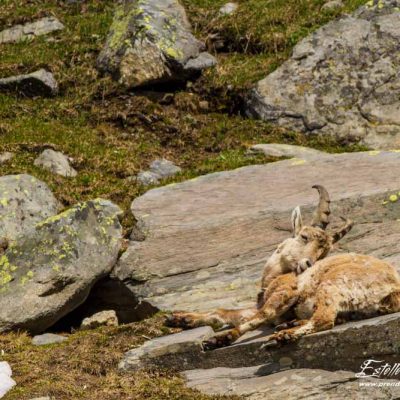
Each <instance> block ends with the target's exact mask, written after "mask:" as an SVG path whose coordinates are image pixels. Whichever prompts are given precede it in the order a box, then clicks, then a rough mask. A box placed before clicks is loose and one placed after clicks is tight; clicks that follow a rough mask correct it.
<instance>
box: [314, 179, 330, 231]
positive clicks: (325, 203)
mask: <svg viewBox="0 0 400 400" xmlns="http://www.w3.org/2000/svg"><path fill="white" fill-rule="evenodd" d="M313 189H317V190H318V193H319V204H318V207H317V209H316V210H315V212H314V215H313V219H312V222H311V225H312V226H319V227H320V228H321V229H324V230H325V229H326V227H327V226H328V224H329V216H330V214H331V209H330V207H329V204H330V202H331V200H330V199H329V194H328V191H327V190H326V189H325V188H324V187H323V186H321V185H314V186H313Z"/></svg>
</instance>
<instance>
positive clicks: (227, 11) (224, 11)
mask: <svg viewBox="0 0 400 400" xmlns="http://www.w3.org/2000/svg"><path fill="white" fill-rule="evenodd" d="M238 7H239V4H237V3H226V4H225V5H223V6H222V7H221V8H220V9H219V14H220V15H231V14H233V13H234V12H235V11H236V10H237V9H238Z"/></svg>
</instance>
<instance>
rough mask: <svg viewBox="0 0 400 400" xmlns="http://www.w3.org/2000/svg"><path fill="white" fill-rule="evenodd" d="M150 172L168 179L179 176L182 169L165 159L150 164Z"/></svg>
mask: <svg viewBox="0 0 400 400" xmlns="http://www.w3.org/2000/svg"><path fill="white" fill-rule="evenodd" d="M150 171H151V172H153V173H154V174H157V175H158V176H159V177H161V178H168V177H171V176H174V175H176V174H178V173H179V172H181V171H182V169H181V168H179V167H178V166H176V165H175V164H174V163H173V162H171V161H169V160H166V159H165V158H163V159H158V160H154V161H153V162H152V163H151V164H150Z"/></svg>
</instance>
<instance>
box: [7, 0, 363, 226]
mask: <svg viewBox="0 0 400 400" xmlns="http://www.w3.org/2000/svg"><path fill="white" fill-rule="evenodd" d="M113 3H114V2H113V1H111V0H106V1H99V0H89V1H87V2H82V3H81V2H78V3H77V4H74V5H72V6H67V5H65V4H66V3H64V2H55V1H50V0H49V1H43V0H33V1H32V0H30V1H28V0H18V1H15V0H3V2H2V7H1V9H0V29H1V28H3V27H6V26H11V25H12V24H15V23H23V22H27V21H31V20H34V19H36V18H39V17H43V16H48V15H55V16H57V17H58V18H59V19H60V20H61V21H62V22H63V23H64V25H65V30H63V31H61V32H57V33H54V34H51V35H48V36H44V37H40V38H37V39H35V40H34V41H32V42H30V43H19V44H7V45H2V46H1V48H0V51H1V55H2V56H1V64H0V76H10V75H13V74H18V73H29V72H32V71H34V70H36V69H38V68H42V67H45V68H47V69H49V70H50V71H52V72H53V74H54V75H55V77H56V79H57V81H58V82H59V86H60V95H59V96H57V97H56V98H53V99H40V98H36V99H25V98H16V97H14V96H13V95H5V94H0V151H1V150H3V151H4V150H9V151H14V152H16V157H15V158H14V159H13V160H12V161H10V162H9V163H7V164H5V165H3V166H2V172H3V173H4V174H8V173H22V172H26V173H31V174H34V175H35V176H37V177H38V178H40V179H43V180H44V181H45V182H47V183H48V184H49V186H50V187H51V189H52V190H54V192H55V194H56V196H57V197H58V198H59V199H60V200H61V201H62V203H63V204H64V205H65V206H69V205H71V204H73V203H76V202H77V201H82V200H87V199H89V198H94V197H98V196H102V197H106V198H109V199H111V200H113V201H115V202H116V203H118V204H119V205H121V206H122V207H123V208H124V209H125V210H126V211H127V213H126V218H125V221H124V225H125V227H127V228H128V227H129V226H130V225H131V224H132V222H133V221H132V218H131V216H130V214H129V211H128V210H129V204H130V202H131V201H132V200H133V198H135V197H136V196H138V195H140V194H141V193H143V191H144V190H145V188H143V187H141V186H139V185H136V184H135V183H132V181H131V180H127V179H126V178H128V177H129V176H132V175H134V174H136V173H137V172H139V171H140V170H141V169H144V168H146V167H147V166H148V164H149V163H150V162H151V161H152V160H153V159H154V158H155V157H166V158H169V159H171V160H172V161H175V162H176V163H178V164H179V165H181V166H182V167H183V168H184V171H185V172H184V173H183V174H182V175H181V176H180V177H178V178H177V180H181V179H183V178H185V177H192V176H195V175H199V174H203V173H208V172H213V171H216V170H223V169H232V168H235V167H239V166H243V165H247V164H253V163H259V162H263V161H264V162H266V161H268V160H263V159H261V158H260V157H253V158H251V157H248V156H246V148H247V146H248V145H251V144H254V143H257V142H272V141H279V142H284V143H298V144H303V145H311V146H313V147H317V148H323V149H326V150H328V151H337V150H343V146H338V144H337V143H336V142H335V141H333V140H327V139H324V138H318V137H304V136H302V135H296V134H294V133H288V132H284V131H282V130H279V129H276V128H274V127H271V126H270V125H268V124H266V123H263V122H260V121H249V120H246V119H243V118H241V117H240V116H235V115H231V114H230V113H229V112H228V111H229V108H230V104H231V103H232V101H235V98H234V97H233V99H232V98H230V97H229V96H230V95H229V94H228V93H227V92H226V90H225V89H226V86H227V85H228V84H230V85H233V86H234V87H235V89H237V90H239V91H240V90H241V89H245V88H247V87H248V86H249V85H250V84H252V83H253V82H255V81H257V80H258V79H261V78H262V77H264V76H265V75H266V73H267V72H269V71H270V70H272V69H273V68H275V67H276V66H277V65H279V63H281V62H282V61H283V60H284V59H285V58H286V57H287V56H288V54H289V51H290V49H291V48H292V46H293V44H294V42H295V41H296V40H298V39H299V38H300V37H302V36H304V35H305V34H306V33H308V32H309V31H310V30H312V29H315V27H316V26H317V25H318V24H321V23H323V22H326V21H327V20H328V19H329V18H332V17H335V15H325V14H323V15H321V14H320V13H319V11H318V10H319V8H320V5H321V1H317V0H316V1H304V0H302V1H291V0H289V1H288V0H286V1H281V0H274V1H262V0H256V1H242V2H241V4H240V9H239V12H238V14H237V15H235V16H232V17H224V18H217V19H216V20H215V15H216V13H217V10H218V8H219V6H220V5H221V4H222V3H223V2H222V1H214V0H213V1H205V0H202V1H196V0H185V5H186V6H187V9H188V11H189V16H190V18H191V19H192V22H193V25H194V26H195V28H196V29H195V31H196V34H197V35H198V36H200V37H203V38H204V37H205V36H207V32H208V30H209V26H210V24H211V22H209V21H210V20H213V21H214V22H212V24H211V25H213V26H214V28H213V29H219V30H220V31H221V34H222V35H226V36H227V37H229V40H230V42H229V43H230V45H229V46H230V47H231V50H232V49H234V50H237V51H236V52H233V53H226V54H220V55H218V58H219V66H218V67H217V68H216V69H214V70H212V71H209V72H208V73H206V74H205V76H204V77H203V78H202V79H201V80H200V81H199V82H198V83H197V84H195V85H194V87H193V88H192V89H191V90H190V91H191V92H192V93H190V91H185V90H184V91H181V92H178V93H176V94H175V97H174V101H173V102H172V104H170V105H168V106H165V105H164V106H162V105H160V102H159V99H157V98H149V97H147V96H146V95H145V94H143V93H140V92H139V93H136V95H134V94H132V93H128V92H123V91H122V90H121V89H120V88H118V87H117V86H116V84H115V83H114V82H112V81H111V79H110V78H109V77H102V76H99V74H98V73H97V71H96V69H95V62H96V57H97V55H98V52H99V51H100V49H101V46H102V44H103V43H104V40H105V37H106V34H107V30H108V26H109V24H110V22H111V19H112V12H113ZM358 3H359V1H358V2H357V1H354V0H353V1H347V3H346V9H347V8H348V9H350V8H353V7H354V6H355V5H357V4H358ZM210 18H211V19H210ZM274 32H280V34H282V35H283V36H282V38H281V39H280V40H281V41H282V43H281V44H280V45H279V46H278V45H277V42H276V41H277V40H278V39H277V38H276V37H275V36H274V34H272V33H274ZM244 37H249V38H251V40H250V42H251V43H250V44H249V45H246V46H244V47H243V46H242V45H241V43H242V42H243V38H244ZM236 93H237V92H236V91H234V92H233V96H236ZM201 100H208V101H209V103H210V110H213V112H209V111H204V110H200V109H199V107H198V104H199V102H200V101H201ZM215 111H216V112H215ZM149 120H150V121H151V122H150V123H149V122H148V121H149ZM47 146H51V147H54V148H55V149H58V150H60V151H62V152H64V153H66V154H68V155H69V156H71V157H72V158H73V159H74V163H73V166H74V167H75V168H76V169H77V170H78V172H79V174H78V176H77V177H76V178H63V177H59V176H54V175H52V174H50V173H47V172H46V171H43V170H42V169H39V168H36V167H35V166H34V165H33V161H34V159H35V157H36V156H37V155H38V153H39V152H40V151H42V150H43V149H44V148H45V147H47Z"/></svg>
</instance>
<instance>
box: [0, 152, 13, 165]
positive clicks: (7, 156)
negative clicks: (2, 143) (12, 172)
mask: <svg viewBox="0 0 400 400" xmlns="http://www.w3.org/2000/svg"><path fill="white" fill-rule="evenodd" d="M14 155H15V154H14V153H10V152H9V151H5V152H4V153H1V154H0V164H4V163H6V162H7V161H10V160H11V159H12V158H13V157H14Z"/></svg>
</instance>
